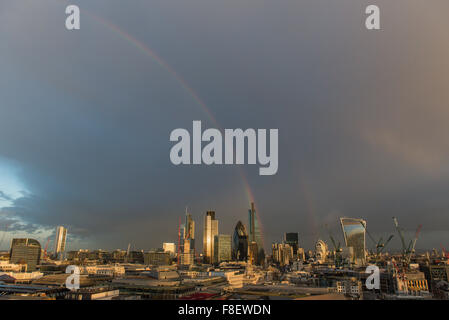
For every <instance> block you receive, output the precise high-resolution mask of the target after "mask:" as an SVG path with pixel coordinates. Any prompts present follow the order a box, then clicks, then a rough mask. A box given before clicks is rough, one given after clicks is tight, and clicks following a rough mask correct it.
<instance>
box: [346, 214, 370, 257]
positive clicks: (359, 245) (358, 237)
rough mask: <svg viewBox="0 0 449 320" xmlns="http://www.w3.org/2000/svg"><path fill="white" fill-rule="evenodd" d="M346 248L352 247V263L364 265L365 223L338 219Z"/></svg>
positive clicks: (358, 220)
mask: <svg viewBox="0 0 449 320" xmlns="http://www.w3.org/2000/svg"><path fill="white" fill-rule="evenodd" d="M340 223H341V227H342V229H343V235H344V238H345V243H346V247H352V248H353V252H354V261H353V262H354V263H355V264H356V265H364V264H365V258H366V257H365V233H366V231H365V228H366V221H365V220H362V219H354V218H340Z"/></svg>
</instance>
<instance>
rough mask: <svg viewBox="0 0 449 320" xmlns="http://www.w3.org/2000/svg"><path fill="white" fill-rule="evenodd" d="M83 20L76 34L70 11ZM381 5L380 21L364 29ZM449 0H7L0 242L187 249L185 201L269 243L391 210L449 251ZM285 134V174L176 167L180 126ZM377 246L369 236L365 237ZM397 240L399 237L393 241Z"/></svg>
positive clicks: (385, 218) (318, 233)
mask: <svg viewBox="0 0 449 320" xmlns="http://www.w3.org/2000/svg"><path fill="white" fill-rule="evenodd" d="M68 4H77V5H79V6H80V9H81V30H79V31H67V30H66V29H65V18H66V15H65V7H66V6H67V5H68ZM368 4H378V5H379V6H380V9H381V28H382V30H380V31H367V30H366V29H365V27H364V19H365V14H364V11H365V7H366V6H367V5H368ZM448 13H449V2H448V1H447V0H431V1H425V2H424V1H419V0H397V1H385V0H375V1H361V0H338V1H333V0H332V1H331V0H291V1H287V0H279V1H263V0H226V1H210V0H188V1H186V0H173V1H167V0H160V1H159V0H157V1H154V0H148V1H144V0H129V1H119V0H94V1H92V0H89V1H75V0H71V1H70V2H66V1H61V0H40V1H31V0H28V1H27V0H0V111H1V113H0V208H2V209H0V230H2V231H4V230H5V227H6V225H8V226H9V227H8V228H9V229H8V232H7V233H6V234H5V233H4V232H2V231H0V241H2V238H3V243H0V249H6V248H8V247H9V242H10V239H11V237H32V238H36V239H37V240H39V241H40V242H41V243H42V245H43V246H44V244H45V242H46V239H47V237H48V236H49V235H51V234H52V232H53V230H54V228H55V226H57V225H64V226H67V227H68V230H69V231H68V232H69V234H70V239H69V240H70V241H69V243H68V249H69V250H70V249H78V248H103V249H115V248H122V249H125V248H126V247H127V246H128V243H131V245H132V248H135V249H145V250H147V249H150V248H155V247H161V246H162V242H175V241H176V239H177V224H178V221H179V218H180V217H182V218H183V216H184V212H185V206H188V208H189V211H190V212H191V213H192V215H193V217H194V219H195V220H196V223H197V227H196V229H197V233H196V238H197V239H199V240H197V243H198V244H199V246H200V248H201V242H202V228H203V217H204V215H205V212H206V211H207V210H215V211H216V216H217V218H218V219H219V231H220V233H225V234H231V233H232V230H233V228H234V226H235V224H236V223H237V221H238V220H242V222H244V223H245V224H246V223H247V211H248V208H249V206H250V201H251V197H250V196H249V192H248V188H247V187H246V186H245V182H244V179H243V178H242V177H243V176H246V177H247V180H248V184H249V186H250V189H251V192H252V194H253V196H254V200H255V202H256V206H257V208H258V213H259V216H260V218H261V221H262V225H263V232H264V238H265V246H266V248H269V246H270V243H271V242H272V241H279V240H281V239H282V235H283V233H284V232H294V231H296V232H299V234H300V242H301V245H302V246H304V247H305V248H306V249H309V248H311V246H312V245H313V244H314V243H315V242H316V240H317V239H318V238H322V239H324V240H325V241H328V240H329V237H328V234H327V232H326V228H325V225H328V226H329V228H330V229H331V230H332V232H333V234H334V237H336V238H339V239H340V241H343V240H342V235H341V231H340V229H339V228H338V217H341V216H348V217H360V218H364V219H366V220H367V224H368V229H369V230H370V231H371V233H372V234H373V235H374V236H375V237H380V236H384V237H385V236H388V235H389V234H391V233H394V232H395V230H394V225H393V221H392V217H393V216H396V217H398V220H399V223H400V224H401V225H402V226H403V227H404V228H405V229H407V230H409V231H410V232H409V234H408V236H409V237H411V236H412V235H413V233H414V230H415V229H416V228H417V226H418V225H419V224H422V225H423V228H422V233H421V235H420V237H421V238H420V239H419V241H418V243H417V249H427V248H430V249H431V248H434V247H435V248H438V249H439V248H440V246H441V245H443V246H446V247H449V125H448V124H449V59H448V57H449V37H448V32H447V30H448V29H449V19H448ZM198 99H200V100H201V101H203V102H204V104H205V105H206V106H207V108H208V110H209V113H210V114H212V115H213V117H214V118H215V119H216V122H217V123H218V125H219V126H220V127H221V128H243V129H246V128H265V129H270V128H277V129H279V170H278V173H277V174H276V175H274V176H259V175H258V166H255V165H243V166H205V165H202V166H174V165H173V164H171V162H170V158H169V151H170V148H171V146H172V145H173V143H171V142H170V141H169V135H170V132H171V131H172V130H173V129H175V128H186V129H188V130H189V131H191V126H192V121H193V120H202V122H203V127H216V126H217V124H216V123H215V122H214V121H213V120H212V118H211V116H210V114H208V112H205V110H204V106H201V105H200V103H199V102H198ZM367 241H368V242H367V244H368V245H369V246H371V247H372V243H370V242H369V240H367ZM399 246H400V242H399V238H398V237H397V236H396V237H395V238H394V239H393V241H392V245H391V247H395V248H398V247H399Z"/></svg>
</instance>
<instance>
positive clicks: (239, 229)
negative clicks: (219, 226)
mask: <svg viewBox="0 0 449 320" xmlns="http://www.w3.org/2000/svg"><path fill="white" fill-rule="evenodd" d="M232 258H233V259H234V260H237V261H246V259H247V258H248V234H247V233H246V228H245V226H244V225H243V223H242V222H241V221H239V222H237V225H236V226H235V229H234V235H233V237H232Z"/></svg>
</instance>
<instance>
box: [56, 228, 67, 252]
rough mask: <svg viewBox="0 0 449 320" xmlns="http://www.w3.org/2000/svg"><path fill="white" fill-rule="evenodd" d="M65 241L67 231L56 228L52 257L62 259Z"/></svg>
mask: <svg viewBox="0 0 449 320" xmlns="http://www.w3.org/2000/svg"><path fill="white" fill-rule="evenodd" d="M66 239H67V229H66V228H64V227H63V226H58V227H56V237H55V250H54V256H55V258H57V259H62V257H63V255H64V252H65V244H66Z"/></svg>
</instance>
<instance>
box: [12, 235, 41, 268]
mask: <svg viewBox="0 0 449 320" xmlns="http://www.w3.org/2000/svg"><path fill="white" fill-rule="evenodd" d="M9 257H10V258H9V260H10V263H15V264H26V266H27V271H29V272H30V271H35V270H36V266H37V265H38V264H39V263H40V259H41V245H40V243H39V241H37V240H34V239H28V238H24V239H13V240H12V241H11V250H10V252H9Z"/></svg>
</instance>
